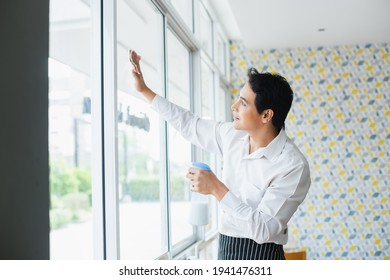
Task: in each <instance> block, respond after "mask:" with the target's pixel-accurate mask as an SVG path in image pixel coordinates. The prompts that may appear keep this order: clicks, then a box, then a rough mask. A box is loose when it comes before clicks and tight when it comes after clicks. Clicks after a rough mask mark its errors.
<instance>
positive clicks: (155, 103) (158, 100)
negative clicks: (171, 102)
mask: <svg viewBox="0 0 390 280" xmlns="http://www.w3.org/2000/svg"><path fill="white" fill-rule="evenodd" d="M164 101H166V99H165V98H164V97H162V96H160V95H158V94H156V96H155V97H154V98H153V100H152V103H150V107H151V108H152V109H153V110H154V111H156V112H160V111H161V109H162V106H164ZM165 103H166V102H165ZM165 106H166V105H165Z"/></svg>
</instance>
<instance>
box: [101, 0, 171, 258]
mask: <svg viewBox="0 0 390 280" xmlns="http://www.w3.org/2000/svg"><path fill="white" fill-rule="evenodd" d="M116 12H117V48H116V50H117V91H118V95H117V110H118V119H117V131H118V179H119V241H120V242H119V244H120V258H121V259H154V258H157V257H158V256H160V255H162V254H163V253H165V252H166V251H167V250H168V247H167V246H168V242H167V240H166V238H164V237H165V236H166V235H165V232H166V230H164V229H165V228H166V217H165V216H164V215H165V213H166V210H165V207H166V202H165V200H164V196H163V194H164V193H165V187H166V184H165V181H164V176H163V173H164V170H163V169H162V167H163V164H164V163H163V160H162V158H164V155H163V149H162V146H161V140H162V139H164V137H163V136H164V134H163V130H162V128H161V122H160V119H159V116H158V115H157V114H156V113H155V112H154V111H152V110H151V109H150V106H149V104H147V102H145V100H142V99H143V97H142V96H141V95H140V94H139V93H137V92H136V91H135V90H134V89H133V86H132V82H133V80H132V78H131V77H130V71H131V68H130V64H129V59H128V51H129V49H130V48H131V49H134V50H136V51H137V52H138V53H139V54H140V55H141V57H142V72H143V74H144V77H145V79H147V83H148V85H149V86H150V87H151V88H152V89H154V90H155V91H156V92H157V93H160V94H162V93H163V90H162V89H163V87H162V77H163V76H164V74H163V64H162V62H163V60H162V59H161V58H162V57H163V56H162V55H163V45H162V42H163V37H162V34H163V16H162V15H161V14H160V13H159V12H158V11H157V10H156V9H155V8H154V6H153V4H151V2H150V1H139V0H119V1H118V2H117V11H116ZM133 26H136V27H137V28H130V27H133ZM145 34H147V36H145ZM107 218H110V217H107ZM111 218H115V217H111Z"/></svg>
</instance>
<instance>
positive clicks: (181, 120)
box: [151, 95, 229, 155]
mask: <svg viewBox="0 0 390 280" xmlns="http://www.w3.org/2000/svg"><path fill="white" fill-rule="evenodd" d="M151 107H152V108H153V109H154V110H155V111H156V112H157V113H159V114H160V116H161V117H162V118H163V119H164V120H166V121H167V122H168V123H169V124H170V125H171V126H172V127H173V128H174V129H176V130H177V131H178V132H180V133H181V135H182V136H183V137H184V138H185V139H186V140H188V141H189V142H191V143H193V144H194V145H196V146H198V147H200V148H202V149H204V150H206V151H208V152H210V153H214V154H218V155H222V151H223V143H222V142H223V141H222V139H223V135H224V134H225V133H226V131H227V129H229V123H223V122H216V121H213V120H205V119H201V118H199V117H197V116H195V115H194V114H192V113H191V112H190V111H188V110H186V109H184V108H182V107H180V106H178V105H176V104H174V103H172V102H170V101H168V100H166V99H165V98H163V97H161V96H159V95H156V97H155V98H154V99H153V101H152V104H151Z"/></svg>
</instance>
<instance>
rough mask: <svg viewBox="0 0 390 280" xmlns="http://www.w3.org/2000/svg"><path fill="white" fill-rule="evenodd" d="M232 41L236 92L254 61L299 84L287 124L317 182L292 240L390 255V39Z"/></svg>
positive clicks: (322, 250) (312, 252) (341, 255)
mask: <svg viewBox="0 0 390 280" xmlns="http://www.w3.org/2000/svg"><path fill="white" fill-rule="evenodd" d="M230 48H231V75H232V83H233V89H232V95H233V97H235V96H236V95H237V94H238V92H239V89H240V87H241V85H242V84H243V83H245V81H246V71H247V69H248V68H249V67H252V66H253V67H256V68H257V69H259V70H262V71H271V72H273V71H276V72H278V73H280V74H281V75H282V76H285V77H286V78H287V80H288V81H289V82H290V83H291V85H292V87H293V90H294V92H295V99H294V102H293V106H292V109H291V112H290V114H289V116H288V120H287V121H286V131H287V133H288V135H289V136H290V137H291V138H292V139H293V140H294V141H295V143H296V144H297V145H298V147H299V148H300V149H301V150H302V152H303V153H304V154H305V155H306V156H307V158H308V161H309V163H310V167H311V178H312V185H311V189H310V191H309V194H308V196H307V198H306V200H305V202H304V204H303V205H301V206H300V208H299V209H298V211H297V213H295V215H294V217H293V218H292V220H291V221H290V223H289V226H290V228H289V232H290V239H291V241H293V243H295V244H297V245H298V246H303V247H307V250H308V258H309V259H384V258H387V259H389V258H390V225H389V222H390V215H389V209H390V199H389V198H390V160H389V159H390V153H389V150H390V107H389V105H390V77H389V75H390V56H389V49H390V45H389V44H377V45H372V44H367V45H354V46H339V47H318V48H298V49H285V50H275V49H274V50H258V51H251V50H247V49H245V47H244V45H243V44H242V43H241V42H240V41H232V42H231V45H230Z"/></svg>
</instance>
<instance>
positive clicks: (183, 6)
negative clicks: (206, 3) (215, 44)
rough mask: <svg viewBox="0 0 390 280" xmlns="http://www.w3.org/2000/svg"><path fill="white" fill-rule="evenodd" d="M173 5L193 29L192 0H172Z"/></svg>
mask: <svg viewBox="0 0 390 280" xmlns="http://www.w3.org/2000/svg"><path fill="white" fill-rule="evenodd" d="M169 2H171V4H172V6H173V7H174V8H175V10H176V11H177V12H178V13H179V15H180V16H181V18H182V19H183V20H184V22H185V23H186V24H187V26H188V28H189V29H190V30H191V31H193V5H192V0H170V1H169Z"/></svg>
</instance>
